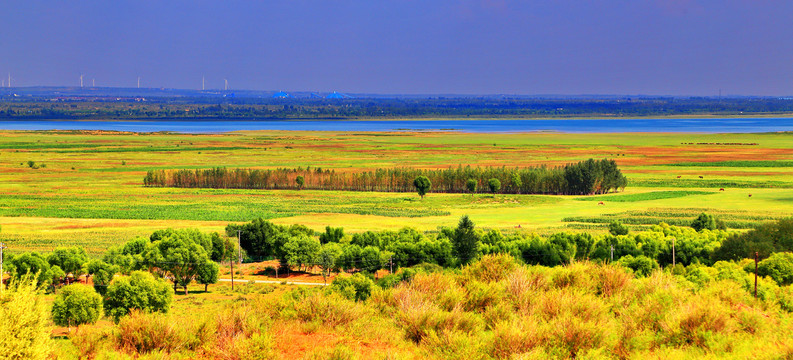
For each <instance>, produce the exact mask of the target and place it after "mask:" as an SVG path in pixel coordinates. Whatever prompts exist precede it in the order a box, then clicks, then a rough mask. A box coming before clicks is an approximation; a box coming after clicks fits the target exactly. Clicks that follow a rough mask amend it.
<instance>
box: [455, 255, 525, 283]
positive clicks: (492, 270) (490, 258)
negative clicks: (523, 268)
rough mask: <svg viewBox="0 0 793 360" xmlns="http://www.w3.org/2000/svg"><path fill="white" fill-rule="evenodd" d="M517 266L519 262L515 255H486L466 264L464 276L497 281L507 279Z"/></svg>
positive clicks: (485, 280)
mask: <svg viewBox="0 0 793 360" xmlns="http://www.w3.org/2000/svg"><path fill="white" fill-rule="evenodd" d="M517 267H518V262H517V260H515V257H513V256H510V255H506V254H498V255H485V256H483V257H482V259H481V260H479V261H477V262H475V263H473V264H471V265H468V266H466V267H465V268H464V269H463V276H464V277H466V278H471V279H476V280H480V281H484V282H497V281H501V280H503V279H505V278H506V277H507V276H509V274H510V273H512V271H514V270H515V268H517Z"/></svg>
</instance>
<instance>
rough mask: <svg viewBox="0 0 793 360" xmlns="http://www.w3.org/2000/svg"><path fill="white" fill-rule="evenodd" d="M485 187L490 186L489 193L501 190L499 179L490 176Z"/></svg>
mask: <svg viewBox="0 0 793 360" xmlns="http://www.w3.org/2000/svg"><path fill="white" fill-rule="evenodd" d="M487 187H488V188H490V192H491V193H493V194H495V193H497V192H498V191H499V190H501V181H499V180H498V179H496V178H492V179H490V180H488V181H487Z"/></svg>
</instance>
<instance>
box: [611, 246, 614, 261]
mask: <svg viewBox="0 0 793 360" xmlns="http://www.w3.org/2000/svg"><path fill="white" fill-rule="evenodd" d="M611 262H614V245H611Z"/></svg>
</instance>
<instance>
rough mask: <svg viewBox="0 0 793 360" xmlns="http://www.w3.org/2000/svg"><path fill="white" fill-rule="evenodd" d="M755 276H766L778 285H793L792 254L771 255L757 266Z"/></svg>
mask: <svg viewBox="0 0 793 360" xmlns="http://www.w3.org/2000/svg"><path fill="white" fill-rule="evenodd" d="M757 274H758V275H760V276H768V277H770V278H772V279H774V281H776V282H777V284H779V285H790V284H793V253H789V252H782V253H773V254H771V256H770V257H768V258H767V259H765V260H763V261H761V262H760V263H759V264H757Z"/></svg>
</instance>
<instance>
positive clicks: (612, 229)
mask: <svg viewBox="0 0 793 360" xmlns="http://www.w3.org/2000/svg"><path fill="white" fill-rule="evenodd" d="M609 233H610V234H611V235H614V236H617V235H628V227H627V226H625V225H623V224H622V223H621V222H619V220H614V221H612V222H611V223H609Z"/></svg>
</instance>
